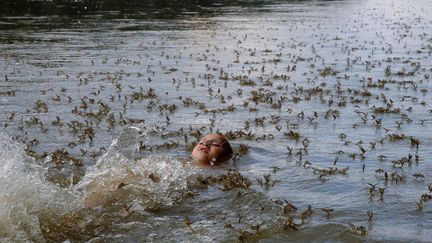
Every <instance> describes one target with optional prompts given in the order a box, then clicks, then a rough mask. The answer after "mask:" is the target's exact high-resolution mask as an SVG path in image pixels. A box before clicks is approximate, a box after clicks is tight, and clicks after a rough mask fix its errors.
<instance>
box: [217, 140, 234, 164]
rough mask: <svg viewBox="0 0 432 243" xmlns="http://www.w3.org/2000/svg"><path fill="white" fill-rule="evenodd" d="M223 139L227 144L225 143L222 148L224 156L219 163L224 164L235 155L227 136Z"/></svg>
mask: <svg viewBox="0 0 432 243" xmlns="http://www.w3.org/2000/svg"><path fill="white" fill-rule="evenodd" d="M222 136H223V135H222ZM223 137H224V139H225V142H224V143H223V146H222V148H223V154H222V155H221V158H220V159H219V162H224V161H227V160H229V159H231V157H232V155H233V153H234V151H233V149H232V148H231V144H230V143H229V142H228V139H227V138H226V137H225V136H223Z"/></svg>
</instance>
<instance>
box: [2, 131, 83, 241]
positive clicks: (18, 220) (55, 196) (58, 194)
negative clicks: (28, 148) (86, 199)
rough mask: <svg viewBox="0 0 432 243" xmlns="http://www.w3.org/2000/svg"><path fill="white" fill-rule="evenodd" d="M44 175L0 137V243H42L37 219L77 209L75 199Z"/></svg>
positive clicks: (18, 147)
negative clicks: (17, 242)
mask: <svg viewBox="0 0 432 243" xmlns="http://www.w3.org/2000/svg"><path fill="white" fill-rule="evenodd" d="M45 172H46V170H45V169H44V168H42V167H41V166H39V165H37V164H36V163H35V162H34V161H32V160H31V159H29V158H28V157H27V156H25V155H24V147H23V146H22V145H19V144H18V143H16V142H14V141H13V140H12V139H10V138H9V137H7V136H5V135H3V134H0V184H1V185H2V190H1V191H0V241H36V242H41V241H44V238H43V235H42V232H41V227H40V225H39V216H40V215H47V216H49V217H52V218H56V217H58V216H59V215H62V214H63V213H65V212H67V211H70V210H73V209H74V208H76V207H77V205H78V204H77V202H78V200H77V197H76V196H75V195H74V194H73V193H71V191H69V190H64V189H60V188H59V187H57V186H56V185H54V184H52V183H50V182H48V181H47V180H46V179H45V177H44V175H45Z"/></svg>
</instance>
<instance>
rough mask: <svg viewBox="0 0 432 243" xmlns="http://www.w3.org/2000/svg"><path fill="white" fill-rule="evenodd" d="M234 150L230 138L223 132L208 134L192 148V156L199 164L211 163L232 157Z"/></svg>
mask: <svg viewBox="0 0 432 243" xmlns="http://www.w3.org/2000/svg"><path fill="white" fill-rule="evenodd" d="M232 154H233V150H232V148H231V145H230V144H229V142H228V139H227V138H226V137H225V136H224V135H221V134H208V135H206V136H204V137H202V138H201V139H200V141H199V142H198V144H197V145H196V146H195V148H194V149H193V150H192V158H194V159H195V160H196V161H197V162H198V163H199V164H203V165H209V164H216V163H220V162H223V161H226V160H228V159H230V158H231V156H232Z"/></svg>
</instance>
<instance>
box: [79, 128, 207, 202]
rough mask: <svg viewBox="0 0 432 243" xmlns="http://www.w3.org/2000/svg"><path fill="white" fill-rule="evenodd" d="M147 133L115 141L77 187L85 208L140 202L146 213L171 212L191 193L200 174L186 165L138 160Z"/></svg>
mask: <svg viewBox="0 0 432 243" xmlns="http://www.w3.org/2000/svg"><path fill="white" fill-rule="evenodd" d="M143 136H144V133H143V132H142V130H141V129H139V128H137V127H130V128H127V129H126V130H125V131H124V132H123V133H122V134H121V135H120V137H119V138H118V139H116V140H114V141H113V142H112V144H111V146H110V148H109V149H108V151H107V152H106V153H105V154H104V155H103V156H102V157H101V158H100V159H99V160H98V162H97V163H96V165H95V166H94V167H92V168H91V169H90V170H88V171H87V173H86V175H85V176H84V178H83V179H82V180H81V182H80V183H79V184H77V186H76V190H77V191H81V192H83V203H84V205H85V206H86V207H97V206H107V205H114V204H125V203H128V202H130V201H135V202H139V203H140V204H141V206H142V207H143V208H145V209H149V210H155V209H161V208H169V207H171V206H172V205H174V204H175V203H176V202H177V201H179V200H181V198H182V195H183V193H184V192H185V191H187V190H188V181H190V178H191V177H193V176H194V175H196V174H197V173H198V171H199V169H198V168H197V167H194V166H192V165H191V164H190V163H189V162H187V161H183V162H182V161H180V160H179V159H176V158H172V157H165V156H160V155H150V156H148V157H146V158H141V159H135V158H133V156H132V154H133V152H134V151H135V150H136V148H137V147H138V145H139V141H140V137H143Z"/></svg>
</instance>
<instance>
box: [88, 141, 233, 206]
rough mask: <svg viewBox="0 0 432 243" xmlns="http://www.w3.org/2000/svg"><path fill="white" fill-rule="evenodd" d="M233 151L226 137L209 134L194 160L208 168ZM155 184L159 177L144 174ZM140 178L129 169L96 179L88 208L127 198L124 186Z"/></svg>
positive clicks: (195, 149)
mask: <svg viewBox="0 0 432 243" xmlns="http://www.w3.org/2000/svg"><path fill="white" fill-rule="evenodd" d="M231 155H232V149H231V146H230V145H229V142H228V140H227V139H226V138H225V136H223V135H220V134H209V135H206V136H204V137H202V138H201V139H200V141H199V142H198V144H197V145H196V146H195V148H194V149H193V151H192V158H193V159H194V160H195V161H196V163H197V164H196V165H197V166H202V167H206V166H209V165H215V164H218V163H221V162H224V161H226V160H228V159H229V158H231ZM144 174H145V176H146V177H148V178H150V179H151V180H152V181H153V182H158V180H159V178H158V176H157V175H154V174H152V173H150V172H149V173H148V174H147V173H144ZM139 179H140V177H139V176H138V175H136V174H135V173H133V172H132V171H131V170H129V169H125V171H124V173H123V174H121V175H120V176H119V175H116V176H113V175H110V174H105V175H101V176H100V177H98V178H96V179H95V180H94V181H92V182H91V183H90V184H88V185H87V188H86V189H87V195H86V197H85V198H84V204H85V205H86V207H89V208H94V207H97V206H103V205H110V204H112V203H115V202H118V201H119V200H120V199H122V198H124V197H126V196H127V192H126V191H125V190H124V188H123V187H124V186H127V185H129V184H133V183H134V182H136V181H137V180H139Z"/></svg>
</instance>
